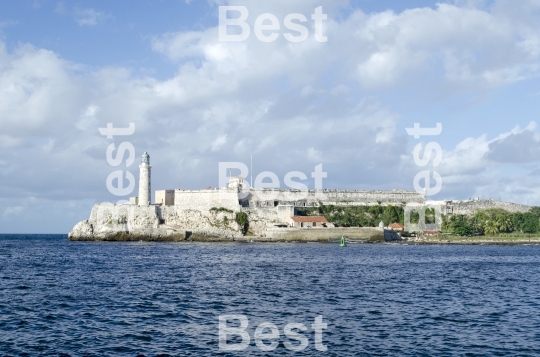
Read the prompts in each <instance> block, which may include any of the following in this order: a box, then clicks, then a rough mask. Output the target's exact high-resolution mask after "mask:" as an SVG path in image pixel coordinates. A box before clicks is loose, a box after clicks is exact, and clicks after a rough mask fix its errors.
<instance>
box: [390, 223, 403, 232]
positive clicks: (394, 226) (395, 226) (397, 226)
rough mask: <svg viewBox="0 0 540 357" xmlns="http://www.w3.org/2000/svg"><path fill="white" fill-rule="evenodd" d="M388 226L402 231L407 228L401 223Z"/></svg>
mask: <svg viewBox="0 0 540 357" xmlns="http://www.w3.org/2000/svg"><path fill="white" fill-rule="evenodd" d="M388 228H390V229H392V230H394V231H402V230H404V229H405V226H404V225H403V224H401V223H392V224H391V225H389V226H388Z"/></svg>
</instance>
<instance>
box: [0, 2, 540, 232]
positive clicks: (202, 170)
mask: <svg viewBox="0 0 540 357" xmlns="http://www.w3.org/2000/svg"><path fill="white" fill-rule="evenodd" d="M220 6H241V7H243V8H245V9H246V10H247V12H248V17H247V19H246V20H245V23H246V24H247V25H248V26H249V28H250V29H251V33H250V35H249V37H247V38H246V39H245V40H243V41H237V42H228V41H222V39H220V36H219V31H218V28H219V23H220V19H219V8H220ZM318 7H322V11H323V13H324V14H326V15H327V19H326V20H324V21H322V24H323V26H322V29H321V31H322V35H324V36H325V37H326V41H320V38H318V37H317V36H316V33H317V29H316V23H315V21H313V20H312V17H311V16H312V14H314V13H315V9H316V8H318ZM238 14H239V13H238V12H236V13H235V12H230V13H228V16H229V17H230V18H234V17H238ZM262 14H271V15H273V16H275V17H276V18H277V21H278V22H279V24H280V25H279V26H280V28H279V30H266V32H264V31H263V34H266V35H269V34H271V33H272V32H275V33H277V39H276V40H274V41H272V42H265V41H262V40H261V39H260V38H259V37H258V36H257V31H256V29H255V27H256V26H255V25H256V23H257V18H258V17H259V16H260V15H262ZM290 14H303V15H304V16H305V17H306V19H307V21H306V22H305V23H303V24H304V25H305V26H306V29H307V34H308V36H307V38H306V39H305V40H303V41H300V42H292V41H289V40H288V39H287V38H286V36H285V34H287V33H288V32H290V34H291V35H294V36H297V35H298V34H299V33H298V32H293V31H290V30H288V29H287V28H285V19H286V17H287V16H288V15H290ZM263 24H268V20H267V22H266V23H265V22H263ZM539 25H540V0H520V1H515V0H492V1H487V0H485V1H484V0H448V1H437V2H436V1H428V0H415V1H401V0H399V1H398V0H395V1H390V0H386V1H381V0H378V1H376V0H303V1H291V0H273V1H260V0H258V1H256V0H162V1H150V0H147V1H136V2H135V1H134V2H127V1H114V2H113V1H53V0H20V1H8V0H0V233H67V232H68V231H69V230H70V229H71V228H72V227H73V226H74V225H75V224H76V223H77V222H78V221H81V220H84V219H87V218H88V217H89V214H90V210H91V208H92V206H93V205H94V204H96V203H100V202H106V201H107V202H117V201H119V200H125V199H128V197H130V196H137V187H138V182H135V188H134V189H133V190H129V187H128V189H126V190H123V191H124V192H123V194H122V195H116V194H114V192H111V189H110V187H111V186H108V185H107V182H108V178H110V177H112V176H111V175H113V176H114V172H116V171H119V170H120V173H121V175H122V177H123V185H124V186H128V184H127V183H128V181H129V180H128V177H127V176H126V175H128V174H127V172H129V173H131V174H132V175H133V176H134V177H135V178H136V179H137V178H138V171H139V168H138V163H139V162H140V157H141V155H142V154H143V153H144V152H145V151H147V152H148V153H149V154H150V157H151V159H150V160H151V164H152V189H153V190H157V189H175V188H181V189H202V188H205V187H207V186H211V187H217V186H218V185H219V171H218V167H219V163H220V162H241V163H244V164H246V165H247V166H248V167H249V166H250V158H251V157H253V173H251V172H250V175H249V176H248V180H250V179H251V174H253V175H252V176H253V178H255V177H257V175H259V174H260V173H262V172H267V171H268V172H272V173H275V175H276V176H277V177H278V179H279V183H280V185H281V187H284V188H286V187H287V186H286V185H285V180H284V177H285V175H286V174H288V173H290V172H301V173H303V174H305V176H306V180H303V181H302V182H303V183H304V184H306V185H307V186H309V187H310V188H314V185H315V182H314V179H312V176H311V173H312V172H313V171H314V170H315V167H316V166H317V165H320V164H322V165H323V169H324V171H325V172H326V173H327V177H326V178H324V181H323V188H328V189H358V190H366V189H367V190H391V189H404V190H415V185H414V180H415V177H417V175H418V174H419V173H420V172H423V171H428V172H429V177H431V184H430V186H435V185H434V182H435V179H434V178H436V177H437V175H439V176H440V177H441V180H442V185H441V187H440V190H438V189H437V190H435V189H434V190H432V193H433V194H431V195H430V196H429V197H428V199H433V200H442V199H447V200H464V199H470V198H474V197H480V198H492V199H500V200H503V201H509V202H516V203H522V204H529V205H540V192H539V190H538V187H539V186H540V129H539V128H538V123H540V117H539V115H538V114H539V113H540V78H539V74H540V30H539V29H540V26H539ZM228 31H229V32H228V34H238V33H239V27H229V29H228ZM108 123H112V125H113V126H114V127H115V128H127V127H128V126H129V125H130V123H133V124H134V126H135V131H134V132H133V134H131V135H123V136H121V135H117V136H114V137H113V138H107V136H105V135H101V133H100V131H99V128H106V127H107V124H108ZM415 123H418V125H420V127H423V128H435V127H436V124H437V123H440V124H441V125H442V131H441V132H440V134H439V135H432V136H422V137H420V138H414V137H413V136H411V135H408V133H407V131H406V129H407V128H413V127H414V125H415ZM122 143H126V144H124V148H125V147H127V146H129V145H131V146H132V147H133V148H134V153H135V155H134V160H128V156H129V155H128V154H129V150H128V151H125V152H123V151H122V150H121V149H120V147H121V144H122ZM430 143H431V144H430ZM111 144H114V149H115V150H113V151H111V152H110V154H111V155H110V157H109V159H108V158H107V152H108V148H110V146H111ZM418 144H422V145H421V148H422V151H420V153H419V154H418V153H417V156H419V158H422V155H423V154H422V153H424V154H425V155H426V157H425V158H426V162H424V163H422V164H424V166H421V165H419V164H418V161H419V160H418V158H417V159H416V160H415V158H414V155H415V154H414V153H415V147H417V145H418ZM428 144H429V145H431V147H436V146H438V147H440V152H441V156H440V157H439V158H438V157H437V151H436V150H434V151H429V150H427V151H425V152H424V151H423V150H424V149H425V148H426V147H428ZM109 150H110V149H109ZM122 153H123V154H125V155H124V156H122V155H121V154H122ZM117 155H118V156H117ZM111 157H112V158H113V159H115V158H117V157H119V158H120V160H119V161H118V162H113V164H111V161H114V160H111ZM122 159H123V160H122ZM420 161H421V160H420ZM117 164H118V165H117ZM115 165H116V166H115ZM237 173H238V172H235V171H233V172H231V174H237ZM296 180H297V181H298V180H299V179H296ZM136 181H138V180H136ZM111 182H112V185H113V186H115V185H116V186H117V185H118V184H119V182H118V180H112V181H110V183H111ZM265 182H268V181H265ZM422 182H423V183H422ZM420 183H421V184H423V185H424V186H425V183H426V181H420ZM113 191H114V190H113ZM128 191H129V192H128ZM436 191H439V192H436ZM116 193H118V191H117V192H116Z"/></svg>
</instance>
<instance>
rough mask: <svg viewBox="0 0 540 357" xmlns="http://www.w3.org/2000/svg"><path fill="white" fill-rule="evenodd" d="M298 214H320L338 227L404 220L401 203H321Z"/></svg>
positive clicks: (371, 225)
mask: <svg viewBox="0 0 540 357" xmlns="http://www.w3.org/2000/svg"><path fill="white" fill-rule="evenodd" d="M297 214H298V215H301V216H308V215H321V216H324V217H325V218H326V219H327V220H328V222H333V223H334V224H335V225H336V226H338V227H377V226H378V225H379V222H381V221H382V222H384V224H385V225H389V224H392V223H394V222H399V223H401V224H403V222H404V210H403V205H400V206H392V205H389V206H381V205H376V206H352V207H341V206H334V205H328V206H326V205H321V206H319V207H313V208H303V209H299V210H298V212H297ZM418 217H419V215H418V213H416V217H415V214H414V213H413V214H412V215H411V221H412V222H414V220H415V219H416V222H418ZM426 220H427V214H426Z"/></svg>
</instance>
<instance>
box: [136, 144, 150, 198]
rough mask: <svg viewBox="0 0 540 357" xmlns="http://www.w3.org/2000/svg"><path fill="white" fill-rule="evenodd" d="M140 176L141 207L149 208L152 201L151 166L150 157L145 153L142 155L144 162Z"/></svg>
mask: <svg viewBox="0 0 540 357" xmlns="http://www.w3.org/2000/svg"><path fill="white" fill-rule="evenodd" d="M139 168H140V169H141V170H140V175H139V206H149V205H150V203H151V200H152V196H151V194H150V192H152V191H151V190H150V188H151V181H150V178H151V170H152V166H150V155H148V153H147V152H145V153H144V154H143V155H142V162H141V164H140V165H139Z"/></svg>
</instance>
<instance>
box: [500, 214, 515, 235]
mask: <svg viewBox="0 0 540 357" xmlns="http://www.w3.org/2000/svg"><path fill="white" fill-rule="evenodd" d="M497 223H498V225H499V230H500V231H501V232H509V231H511V230H512V220H511V219H510V217H504V216H501V217H499V218H498V219H497Z"/></svg>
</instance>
